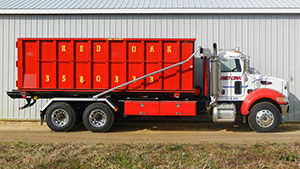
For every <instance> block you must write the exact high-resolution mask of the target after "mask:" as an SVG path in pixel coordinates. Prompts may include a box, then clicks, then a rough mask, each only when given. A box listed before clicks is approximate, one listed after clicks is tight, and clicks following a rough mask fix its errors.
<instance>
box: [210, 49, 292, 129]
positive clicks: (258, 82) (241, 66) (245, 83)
mask: <svg viewBox="0 0 300 169" xmlns="http://www.w3.org/2000/svg"><path fill="white" fill-rule="evenodd" d="M218 58H219V63H220V69H221V70H220V95H219V97H218V98H217V102H218V105H217V106H215V107H214V110H213V114H215V116H216V117H215V118H218V117H219V116H220V114H219V115H218V113H217V112H222V111H223V112H225V113H223V114H224V119H226V118H227V117H230V116H228V114H226V109H227V108H228V107H229V108H230V105H234V111H237V112H239V113H241V114H242V115H243V116H244V117H245V118H248V123H249V125H250V127H251V128H252V129H254V130H255V131H261V132H267V131H273V130H275V128H277V127H278V126H279V124H280V123H283V116H284V115H286V114H287V113H288V107H289V104H288V82H287V81H286V80H284V79H279V78H276V77H271V76H267V75H262V74H261V73H259V72H258V71H257V70H255V69H254V68H250V67H249V57H248V56H246V55H244V54H242V53H241V52H240V51H236V50H227V51H219V52H218ZM220 105H223V106H220ZM231 107H232V106H231ZM232 109H233V108H232ZM228 112H229V111H228ZM221 115H222V113H221ZM232 117H234V115H233V116H232ZM221 118H222V117H221ZM219 120H220V119H219ZM214 121H215V122H218V121H217V120H214ZM220 122H224V121H222V119H221V120H220Z"/></svg>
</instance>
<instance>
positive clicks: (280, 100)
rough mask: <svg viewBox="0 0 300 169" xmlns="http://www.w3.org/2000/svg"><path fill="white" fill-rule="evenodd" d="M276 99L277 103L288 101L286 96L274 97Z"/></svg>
mask: <svg viewBox="0 0 300 169" xmlns="http://www.w3.org/2000/svg"><path fill="white" fill-rule="evenodd" d="M276 100H277V101H278V102H279V103H287V102H288V101H289V100H288V98H286V97H276Z"/></svg>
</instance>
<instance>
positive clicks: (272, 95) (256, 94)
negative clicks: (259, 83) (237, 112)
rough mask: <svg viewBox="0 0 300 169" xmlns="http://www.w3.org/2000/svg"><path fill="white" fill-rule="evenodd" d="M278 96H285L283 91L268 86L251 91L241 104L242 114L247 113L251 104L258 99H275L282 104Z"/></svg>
mask: <svg viewBox="0 0 300 169" xmlns="http://www.w3.org/2000/svg"><path fill="white" fill-rule="evenodd" d="M276 97H284V96H283V95H282V94H281V93H279V92H278V91H276V90H273V89H268V88H260V89H256V90H254V91H252V92H250V93H249V94H248V95H247V96H246V98H245V100H244V101H243V103H242V106H241V114H242V115H247V114H248V110H249V108H250V106H251V105H252V104H253V103H254V102H255V101H257V100H259V99H263V98H268V99H272V100H274V101H275V102H276V103H278V104H282V103H280V102H278V101H277V100H276Z"/></svg>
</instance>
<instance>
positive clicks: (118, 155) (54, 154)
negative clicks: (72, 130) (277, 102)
mask: <svg viewBox="0 0 300 169" xmlns="http://www.w3.org/2000/svg"><path fill="white" fill-rule="evenodd" d="M299 147H300V143H293V144H279V143H273V144H270V143H269V144H267V143H266V144H254V145H230V144H210V143H201V144H85V143H82V144H79V143H76V144H75V143H74V144H63V143H57V144H28V143H23V142H14V143H0V168H285V169H286V168H300V163H299V162H300V158H299V157H300V148H299Z"/></svg>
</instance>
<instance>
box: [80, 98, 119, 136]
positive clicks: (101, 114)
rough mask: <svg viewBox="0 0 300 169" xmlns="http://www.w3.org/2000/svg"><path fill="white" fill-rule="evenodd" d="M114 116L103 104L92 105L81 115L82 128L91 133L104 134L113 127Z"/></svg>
mask: <svg viewBox="0 0 300 169" xmlns="http://www.w3.org/2000/svg"><path fill="white" fill-rule="evenodd" d="M114 120H115V116H114V113H113V111H112V110H111V109H110V108H109V107H108V106H107V105H106V104H103V103H92V104H91V105H89V106H88V107H87V108H86V109H85V110H84V113H83V116H82V121H83V124H84V126H85V127H86V128H87V129H88V130H89V131H92V132H106V131H108V130H109V129H110V128H111V126H112V125H113V123H114Z"/></svg>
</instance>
